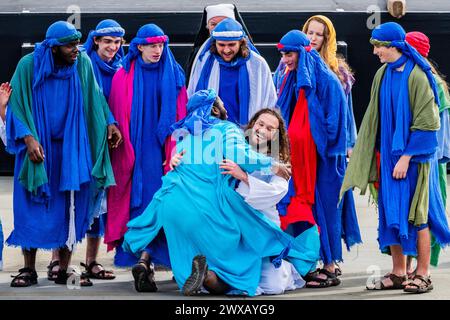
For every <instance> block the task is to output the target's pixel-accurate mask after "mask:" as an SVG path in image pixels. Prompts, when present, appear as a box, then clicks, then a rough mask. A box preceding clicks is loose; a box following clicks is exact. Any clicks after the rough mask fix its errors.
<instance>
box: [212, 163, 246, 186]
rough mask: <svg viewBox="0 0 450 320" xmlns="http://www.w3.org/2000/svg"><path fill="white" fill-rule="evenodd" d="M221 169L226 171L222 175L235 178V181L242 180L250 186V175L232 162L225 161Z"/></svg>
mask: <svg viewBox="0 0 450 320" xmlns="http://www.w3.org/2000/svg"><path fill="white" fill-rule="evenodd" d="M219 167H220V169H223V170H224V171H222V172H221V174H229V175H231V176H233V177H234V178H235V179H237V180H240V181H243V182H245V183H246V184H248V175H247V173H246V172H245V171H244V170H242V169H241V167H239V166H238V165H237V164H236V163H234V162H233V161H231V160H228V159H224V160H223V161H222V164H221V165H220V166H219Z"/></svg>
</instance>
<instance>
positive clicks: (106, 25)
mask: <svg viewBox="0 0 450 320" xmlns="http://www.w3.org/2000/svg"><path fill="white" fill-rule="evenodd" d="M124 35H125V29H123V28H122V27H121V26H120V24H119V23H117V21H115V20H112V19H106V20H102V21H100V23H99V24H98V25H97V27H96V28H95V30H91V31H90V32H89V35H88V38H87V39H86V42H85V44H84V45H83V48H84V50H86V53H87V54H88V55H90V54H91V52H92V51H93V50H94V37H105V36H110V37H123V36H124ZM117 55H119V57H120V58H122V57H123V56H124V52H123V48H122V46H120V49H119V51H118V52H117Z"/></svg>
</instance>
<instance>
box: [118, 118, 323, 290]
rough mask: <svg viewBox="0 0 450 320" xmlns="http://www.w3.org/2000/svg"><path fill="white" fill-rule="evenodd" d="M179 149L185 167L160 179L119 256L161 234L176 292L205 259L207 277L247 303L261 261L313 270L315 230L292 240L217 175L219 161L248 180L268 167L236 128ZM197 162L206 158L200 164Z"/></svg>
mask: <svg viewBox="0 0 450 320" xmlns="http://www.w3.org/2000/svg"><path fill="white" fill-rule="evenodd" d="M212 146H215V147H216V149H214V148H212ZM177 149H178V151H180V150H181V149H183V150H186V154H185V155H184V157H183V162H182V163H181V164H180V165H179V166H178V167H177V168H176V169H175V170H174V171H170V172H169V173H168V174H167V175H166V176H164V178H163V185H162V188H161V189H160V190H159V191H158V192H157V193H156V194H155V196H154V198H153V200H152V202H151V203H150V204H149V206H148V207H147V209H146V210H145V211H144V213H143V214H142V215H141V216H139V217H138V218H136V219H134V220H132V221H130V222H129V223H128V225H127V226H128V228H129V229H128V232H127V233H126V234H125V240H124V244H123V247H124V249H125V250H127V251H129V252H133V253H135V254H140V252H141V251H142V250H144V249H145V248H146V247H147V245H148V244H149V243H150V242H152V240H153V239H154V238H155V237H156V236H157V235H158V233H159V232H160V230H161V229H164V233H165V234H166V238H167V244H168V251H169V255H170V262H171V266H172V271H173V274H174V276H175V279H176V281H177V284H178V286H179V287H180V288H181V287H182V286H183V284H184V282H185V281H186V279H187V278H188V277H189V275H190V273H191V263H192V259H193V257H194V256H196V255H198V254H203V255H205V256H206V260H207V262H208V266H209V269H210V270H212V271H214V272H215V273H216V274H217V275H218V276H219V277H220V278H221V279H222V280H224V281H225V282H226V283H227V284H229V285H230V286H231V288H232V290H231V292H230V293H237V292H239V293H242V294H248V295H250V296H253V295H255V292H256V288H257V286H258V283H259V280H260V276H261V266H262V259H263V258H264V257H272V258H273V263H274V264H277V263H280V261H281V259H283V258H285V259H286V260H288V261H290V262H291V263H293V264H294V266H295V268H296V270H297V271H298V272H299V273H300V274H302V275H305V274H306V273H308V272H309V271H311V270H312V269H314V268H315V265H316V261H317V259H318V257H319V255H318V251H319V248H318V242H317V237H318V234H317V228H315V227H314V228H311V229H310V230H308V231H307V232H305V233H303V234H302V235H301V236H300V237H298V238H295V239H294V238H292V237H291V236H289V235H288V234H287V233H285V232H283V231H282V230H281V229H280V228H279V227H278V226H277V225H276V224H274V223H273V222H272V221H271V220H269V219H268V218H267V217H265V216H264V214H263V213H261V212H259V211H256V210H254V209H253V208H252V207H250V206H249V205H248V204H247V203H246V202H245V200H244V199H243V198H242V196H240V195H239V194H238V193H237V192H236V191H235V184H236V180H234V179H233V178H231V177H230V176H224V175H222V174H221V173H220V168H219V165H218V163H220V162H221V160H222V159H223V158H227V159H231V160H233V161H235V162H237V163H239V164H240V165H241V167H242V168H243V169H244V170H246V171H248V172H253V171H255V170H259V169H262V170H264V169H268V168H270V166H271V161H272V160H271V159H270V158H267V157H265V156H263V155H261V154H258V153H256V152H254V151H253V150H251V148H250V147H249V145H248V144H246V143H245V140H244V137H243V135H242V133H241V132H240V131H239V129H238V128H237V127H236V126H235V125H234V124H232V123H231V122H229V121H220V122H219V123H218V124H215V125H214V126H213V127H212V128H211V129H210V130H207V131H205V132H204V133H203V134H202V135H197V136H192V135H189V136H187V137H185V138H184V139H183V140H182V141H181V142H179V144H178V145H177ZM211 150H215V151H211ZM202 154H203V155H211V158H209V159H206V158H204V159H203V160H204V161H198V160H201V156H202ZM238 159H240V160H241V161H239V160H238ZM314 244H316V245H314ZM152 258H153V257H152Z"/></svg>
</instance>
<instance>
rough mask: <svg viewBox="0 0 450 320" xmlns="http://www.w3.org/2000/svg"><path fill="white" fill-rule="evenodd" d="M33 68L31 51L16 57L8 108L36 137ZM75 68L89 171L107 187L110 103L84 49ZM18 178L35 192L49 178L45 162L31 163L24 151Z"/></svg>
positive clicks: (111, 176)
mask: <svg viewBox="0 0 450 320" xmlns="http://www.w3.org/2000/svg"><path fill="white" fill-rule="evenodd" d="M33 68H34V57H33V53H30V54H28V55H26V56H24V57H23V58H22V59H21V60H20V61H19V64H18V65H17V68H16V71H15V72H14V75H13V77H12V79H11V86H12V88H13V92H12V94H11V98H10V100H9V106H8V108H9V110H10V111H11V112H13V113H14V115H15V116H16V117H17V118H18V119H19V120H20V121H21V122H22V123H23V124H24V125H25V126H26V127H27V128H28V129H29V130H30V132H31V134H32V135H33V137H34V138H35V139H36V140H37V141H39V136H38V134H37V131H36V127H35V124H34V119H33V114H32V96H33V94H32V87H33V85H32V84H33ZM77 69H78V75H79V77H80V82H81V87H82V90H83V105H84V115H85V120H86V127H87V130H88V136H89V143H90V147H91V154H92V163H93V168H92V172H91V174H92V176H93V177H95V179H96V186H97V188H106V187H108V186H111V185H114V184H115V181H114V174H113V171H112V167H111V160H110V157H109V150H108V141H107V117H108V114H109V107H108V103H107V102H106V99H105V97H104V95H103V93H102V92H101V90H100V87H99V86H98V84H97V81H96V80H95V76H94V71H93V68H92V63H91V61H90V59H89V57H88V56H87V55H86V54H85V53H84V52H82V53H80V55H79V56H78V65H77ZM19 181H20V183H21V184H22V185H23V186H24V187H25V188H26V189H27V190H28V191H29V192H33V193H35V192H36V191H37V189H38V187H40V186H42V185H43V184H45V183H47V182H48V177H47V173H46V171H45V166H44V163H43V162H41V163H33V162H32V161H31V160H30V158H29V157H28V155H25V159H24V162H23V165H22V168H21V169H20V173H19Z"/></svg>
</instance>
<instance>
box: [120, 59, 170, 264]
mask: <svg viewBox="0 0 450 320" xmlns="http://www.w3.org/2000/svg"><path fill="white" fill-rule="evenodd" d="M136 68H142V71H143V72H142V75H143V86H144V87H143V88H144V90H143V92H142V93H138V92H137V91H135V93H134V96H136V95H137V94H142V95H143V99H142V101H144V107H143V108H142V110H141V112H142V114H139V115H136V116H137V118H138V119H142V120H141V121H142V125H141V126H142V127H141V129H140V130H141V132H142V133H143V134H142V142H141V143H142V145H140V146H136V145H135V144H133V148H134V149H135V150H136V149H137V148H139V150H142V156H141V159H142V169H143V170H142V181H143V183H144V187H143V188H142V200H141V204H140V205H139V206H132V207H131V211H130V220H131V219H134V218H136V217H138V216H139V215H141V214H142V212H143V211H144V210H145V208H147V206H148V204H149V203H150V201H151V200H152V198H153V195H154V194H155V192H156V191H157V190H158V189H159V188H160V187H161V183H162V182H161V177H162V176H163V165H162V163H163V161H164V148H163V146H162V145H161V143H160V141H159V138H158V135H157V133H156V130H155V128H157V127H158V121H159V114H160V105H161V81H160V73H159V72H158V70H159V62H158V63H149V64H147V63H144V61H143V60H142V57H141V56H139V57H137V59H136ZM138 74H139V72H135V80H134V81H135V83H136V82H137V79H136V77H138ZM135 112H136V110H135ZM132 113H133V110H132ZM134 124H135V123H134V122H133V121H131V124H130V130H133V125H134ZM133 179H135V178H133ZM135 196H136V193H135V192H132V193H131V203H133V202H137V200H135V199H134V198H135ZM163 237H164V236H163V235H161V241H160V242H159V244H158V245H154V246H152V247H149V248H148V249H147V251H148V252H149V253H150V254H152V256H156V257H158V258H156V260H155V261H154V262H155V263H156V264H161V265H164V266H167V267H169V266H170V262H169V259H168V256H167V254H166V253H165V252H166V251H165V250H166V247H167V246H166V245H165V242H164V238H163ZM155 243H156V241H155V242H154V243H153V244H155ZM155 251H156V252H155ZM160 251H161V252H162V253H161V254H159V252H160ZM159 257H160V258H159ZM136 262H137V259H136V257H135V256H134V255H130V254H129V253H127V252H124V251H123V250H122V248H121V247H120V246H119V247H117V248H116V255H115V258H114V264H115V265H116V266H118V267H127V266H131V265H133V264H135V263H136Z"/></svg>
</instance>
